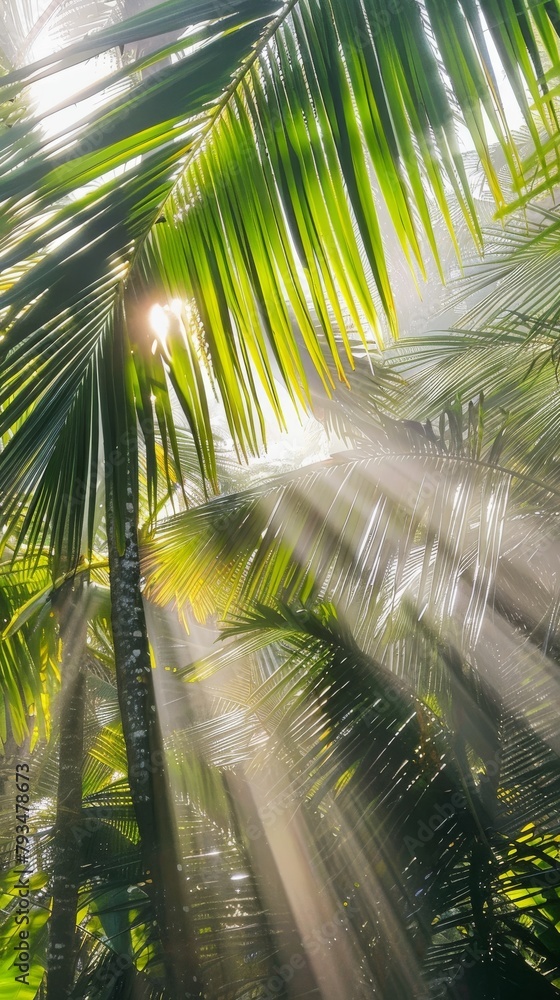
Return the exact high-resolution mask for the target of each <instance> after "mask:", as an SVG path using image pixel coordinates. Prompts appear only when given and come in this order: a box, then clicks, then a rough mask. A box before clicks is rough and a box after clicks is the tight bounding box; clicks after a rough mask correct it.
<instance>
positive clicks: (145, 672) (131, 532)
mask: <svg viewBox="0 0 560 1000" xmlns="http://www.w3.org/2000/svg"><path fill="white" fill-rule="evenodd" d="M127 458H128V461H127V465H128V468H127V491H126V492H127V503H126V515H125V517H124V522H123V527H124V551H123V552H122V553H119V550H118V545H117V539H116V530H115V517H114V508H113V497H112V494H111V484H110V480H109V479H108V480H107V488H108V496H107V537H108V545H109V571H110V584H111V619H112V626H113V643H114V653H115V666H116V675H117V690H118V696H119V705H120V711H121V719H122V726H123V734H124V740H125V745H126V752H127V760H128V780H129V785H130V792H131V797H132V801H133V805H134V810H135V814H136V820H137V823H138V830H139V833H140V839H141V845H142V857H143V866H144V873H145V880H146V889H147V891H148V892H149V894H150V897H151V899H152V903H153V906H154V912H155V917H156V920H157V923H158V927H159V933H160V940H161V944H162V948H163V955H164V964H165V974H166V986H167V991H168V993H169V998H170V1000H175V998H178V997H192V998H198V997H201V996H202V993H201V990H202V983H201V978H200V975H199V974H197V973H198V959H197V954H196V947H195V943H194V935H193V932H192V930H191V928H190V927H189V925H188V924H187V920H186V917H185V913H184V911H183V903H184V898H183V895H182V892H181V884H180V877H179V875H178V870H177V869H178V866H177V863H176V857H177V855H176V852H175V837H174V825H175V822H174V813H173V809H172V806H171V802H170V798H169V791H168V786H167V780H166V774H165V768H164V764H163V752H162V751H163V743H162V738H161V731H160V727H159V721H158V714H157V705H156V699H155V690H154V683H153V675H152V666H151V661H150V650H149V645H148V634H147V628H146V618H145V613H144V606H143V602H142V593H141V588H140V559H139V551H138V531H137V507H138V505H137V498H136V488H135V482H134V479H135V477H134V473H133V470H134V468H135V461H134V458H135V456H131V455H130V454H129V455H128V456H127Z"/></svg>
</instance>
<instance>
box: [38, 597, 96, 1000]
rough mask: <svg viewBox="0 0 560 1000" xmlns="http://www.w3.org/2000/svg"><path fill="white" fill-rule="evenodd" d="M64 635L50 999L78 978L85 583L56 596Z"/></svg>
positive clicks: (64, 992)
mask: <svg viewBox="0 0 560 1000" xmlns="http://www.w3.org/2000/svg"><path fill="white" fill-rule="evenodd" d="M52 603H53V607H54V608H55V611H56V613H57V616H58V619H59V628H60V637H61V639H62V644H63V645H62V649H63V653H62V691H61V710H60V740H59V765H58V790H57V810H56V823H55V831H54V843H53V854H54V858H53V903H52V913H51V917H50V921H49V947H48V955H47V972H48V975H47V1000H63V998H64V997H68V996H69V995H70V992H71V989H72V985H73V982H74V972H75V967H76V957H77V948H78V938H77V934H76V916H77V910H78V889H79V884H80V865H81V850H80V838H76V836H75V832H76V830H78V829H79V826H80V821H81V814H82V762H83V753H84V715H85V693H86V674H85V669H84V652H85V648H86V632H87V619H86V616H85V614H84V613H83V603H84V602H83V595H82V586H81V583H80V584H79V585H76V586H74V583H73V581H69V582H68V583H66V584H64V585H63V587H62V588H60V590H59V591H58V592H57V593H56V594H53V598H52Z"/></svg>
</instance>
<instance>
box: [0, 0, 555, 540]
mask: <svg viewBox="0 0 560 1000" xmlns="http://www.w3.org/2000/svg"><path fill="white" fill-rule="evenodd" d="M557 14H558V11H557V3H556V0H554V2H548V3H546V4H545V3H536V4H529V3H525V2H523V3H521V4H517V5H513V4H510V3H509V2H508V3H501V2H500V3H495V2H492V3H484V4H482V5H481V7H480V9H479V8H478V7H476V6H475V5H474V4H466V3H462V2H461V3H460V2H459V0H455V2H453V3H452V4H449V3H446V4H441V3H437V2H430V3H426V4H420V3H418V2H416V0H403V2H402V3H389V4H385V3H384V2H377V0H376V2H371V3H370V2H368V3H364V4H362V3H360V2H358V0H353V2H352V4H351V6H350V7H348V4H347V3H329V4H326V5H325V4H319V3H317V2H316V0H297V2H296V0H290V2H289V3H287V4H285V5H284V6H279V5H278V4H274V3H270V4H267V5H266V7H263V5H262V3H261V4H256V3H255V2H252V0H239V2H238V3H237V4H235V5H234V6H232V5H230V4H224V5H220V4H218V5H216V4H210V3H209V4H204V3H201V4H195V5H189V6H188V8H187V9H185V6H184V4H182V3H179V2H178V0H168V2H167V3H164V4H162V5H160V6H159V7H156V8H153V9H151V10H149V11H144V12H142V13H140V14H137V15H136V16H135V17H133V18H130V19H129V20H128V21H125V22H123V23H122V24H113V25H110V26H108V27H106V28H104V29H102V30H101V31H98V32H94V33H92V34H91V35H87V36H85V37H84V38H83V39H82V40H81V41H80V42H78V43H75V44H74V45H73V46H70V47H69V48H68V49H65V50H62V51H61V52H60V53H56V54H55V55H54V56H52V57H47V58H45V59H43V60H41V61H40V62H39V63H37V64H35V65H34V66H30V67H22V68H20V69H18V70H16V71H14V72H12V73H11V74H9V75H8V76H6V77H4V78H3V86H2V95H5V97H6V98H7V99H8V98H10V97H11V96H13V95H16V94H17V93H18V92H19V91H20V90H21V88H22V87H24V86H25V85H28V84H31V83H35V84H38V83H40V81H41V79H43V78H44V77H45V76H47V75H49V74H52V73H53V72H58V71H61V70H63V69H64V68H65V67H71V66H74V65H78V64H79V63H80V61H82V60H84V59H91V58H93V57H95V55H96V54H98V53H101V52H104V51H109V50H111V49H114V48H115V47H119V46H120V47H122V46H123V45H126V44H129V43H134V42H138V41H141V40H142V39H149V38H151V37H152V36H156V37H157V36H159V37H160V39H162V40H163V39H165V41H164V42H163V44H162V45H161V46H160V47H159V48H158V49H156V50H155V51H150V52H149V53H147V54H146V55H144V56H141V57H140V58H138V59H137V60H136V61H132V62H126V63H125V64H124V65H122V66H121V67H120V68H119V67H118V66H117V67H116V68H115V70H114V71H113V72H112V73H110V74H109V76H108V77H106V78H105V79H103V80H102V81H99V82H98V83H95V84H92V85H91V86H90V87H89V90H88V91H86V92H85V93H83V94H81V95H78V98H79V99H78V104H80V102H81V101H85V99H86V98H91V99H92V100H94V101H97V102H98V103H97V110H94V111H93V112H92V111H91V110H90V109H88V110H87V113H86V105H85V104H84V105H83V108H84V115H83V117H82V118H81V119H78V121H77V122H76V123H75V124H74V125H72V127H71V130H70V132H68V131H67V130H64V132H59V133H58V134H56V135H52V134H51V135H49V133H48V132H46V131H45V130H44V129H42V128H41V125H40V122H33V121H30V120H25V121H20V122H18V123H17V124H16V125H14V127H13V128H11V129H7V130H6V132H5V133H4V135H3V137H2V144H1V147H0V163H1V166H2V171H3V174H2V181H1V183H0V201H1V203H2V206H3V222H2V236H1V245H0V263H1V265H2V269H3V271H4V276H3V279H2V295H1V297H0V310H1V311H2V317H3V329H4V330H5V335H4V341H3V343H2V353H1V358H0V361H1V364H2V393H3V394H2V397H1V398H2V422H1V425H0V429H1V430H2V433H3V435H4V436H5V441H6V448H5V451H4V452H3V458H2V469H3V470H4V469H5V470H6V471H5V474H4V472H3V473H2V480H1V481H0V495H1V496H2V498H3V503H4V504H5V505H6V507H7V510H8V513H9V514H14V515H15V513H16V512H17V511H18V509H19V505H21V503H23V497H24V496H25V494H26V493H28V492H29V491H30V490H33V491H35V492H36V501H35V506H34V510H33V512H32V514H31V517H30V519H29V520H28V522H27V523H26V529H27V528H29V530H30V531H31V537H32V538H33V539H34V540H36V541H37V542H39V532H40V529H38V528H37V524H39V522H41V524H45V525H47V527H48V531H49V532H50V535H51V539H52V544H53V548H56V547H57V546H59V545H60V540H61V538H62V537H64V538H65V544H66V545H67V547H68V549H69V552H70V557H75V555H76V552H77V548H79V546H78V542H77V539H78V538H79V537H81V533H80V527H81V525H82V524H83V522H84V518H85V519H86V521H87V517H88V512H89V511H90V510H91V505H92V504H93V493H94V478H95V477H94V475H93V466H94V464H95V461H96V459H97V454H96V449H97V424H98V415H97V412H96V406H97V398H98V397H97V385H96V383H97V379H96V375H97V367H98V364H99V359H100V356H101V354H100V351H101V345H102V343H103V342H104V341H106V340H107V339H108V338H109V339H110V338H111V337H113V336H116V337H120V333H119V329H120V328H121V326H120V321H119V323H117V324H115V316H116V315H117V314H118V312H119V310H120V309H121V308H122V306H121V305H118V303H122V301H123V298H124V309H125V318H126V321H127V323H130V324H131V325H132V327H133V331H132V334H131V337H132V341H133V347H132V349H133V350H134V352H135V353H134V361H135V372H136V374H132V375H131V376H130V378H129V380H128V391H135V392H136V401H137V405H138V408H139V415H142V416H143V417H144V418H146V419H145V421H144V422H145V423H146V426H147V430H146V431H145V434H146V438H147V443H148V444H149V443H150V440H151V439H152V437H153V435H152V429H153V425H154V422H157V424H158V427H159V430H160V432H161V433H162V435H163V437H164V439H165V441H166V446H167V444H168V445H169V448H170V450H171V449H172V448H173V432H172V430H171V422H170V414H171V408H170V404H169V401H168V396H167V393H168V388H167V385H166V374H168V375H169V378H170V382H171V385H172V387H173V392H174V393H176V394H177V395H178V396H179V399H180V402H181V404H182V406H183V410H184V412H185V415H186V418H187V420H188V422H189V424H190V427H191V430H192V433H193V434H194V436H195V438H196V440H197V443H198V446H199V457H200V460H201V462H202V464H203V466H204V469H205V473H206V474H207V475H208V476H209V478H210V480H212V478H213V474H214V464H213V453H212V446H211V434H210V428H209V418H208V411H207V405H206V393H207V387H206V382H205V378H206V376H205V371H206V370H208V371H209V372H210V373H211V376H212V378H213V379H214V381H215V383H216V385H217V386H218V387H219V390H220V393H221V396H222V398H223V401H224V403H225V406H226V411H227V414H228V419H229V422H230V426H231V428H232V431H233V433H234V436H235V438H236V440H237V442H238V444H239V445H240V447H241V448H242V449H244V450H255V449H256V448H257V447H258V443H259V440H260V439H261V438H262V434H263V426H262V415H261V414H260V407H259V402H258V393H257V385H258V384H259V383H261V384H262V385H264V387H265V391H266V392H267V394H268V396H269V400H270V401H271V403H272V405H273V408H274V409H275V411H276V413H277V415H278V416H279V417H280V410H281V407H280V403H279V399H278V394H277V392H276V389H275V384H274V376H275V375H276V374H277V373H278V371H279V372H280V373H281V375H282V378H283V379H284V380H285V382H286V383H287V384H288V387H289V388H290V391H291V392H292V394H293V395H294V398H297V399H300V400H304V401H305V400H306V399H307V397H308V365H309V364H311V366H312V368H313V369H315V370H316V371H318V372H319V375H320V378H321V380H322V381H323V383H324V385H325V386H326V387H328V386H329V385H331V384H332V378H331V374H330V370H329V362H331V361H332V360H333V359H334V363H335V369H336V370H337V371H338V376H339V377H341V378H343V379H344V378H345V377H346V374H345V373H346V372H347V371H348V368H349V365H350V364H351V355H352V353H353V338H355V337H356V336H357V337H359V336H363V337H365V338H366V339H369V338H370V336H371V334H372V333H373V332H374V331H375V330H377V331H378V335H380V326H379V321H378V316H379V315H380V314H381V313H383V312H385V314H386V315H387V317H388V320H389V325H390V326H392V327H393V329H394V326H395V314H394V307H393V300H392V290H391V283H390V277H389V274H388V270H387V265H386V260H385V254H384V248H383V239H382V232H381V229H382V218H383V219H384V218H385V217H386V216H388V217H389V219H390V220H391V224H392V226H393V227H394V229H395V231H396V234H397V237H398V240H399V242H400V244H401V246H402V249H403V251H404V253H405V255H407V256H408V257H409V259H410V261H411V265H412V267H413V268H416V267H420V270H421V269H422V260H423V259H424V254H425V246H426V245H429V246H431V249H432V252H434V253H436V256H437V246H436V240H435V236H434V223H433V219H434V215H435V213H437V214H439V216H440V217H441V216H443V218H444V219H445V220H446V221H447V225H448V226H449V228H450V230H451V231H453V224H452V220H451V215H450V211H451V208H450V206H451V204H452V203H453V204H454V203H455V202H456V201H457V200H458V201H459V203H460V204H461V205H462V207H463V211H464V213H465V215H466V217H467V219H468V220H469V224H470V226H471V229H472V231H473V234H474V235H475V236H476V237H477V238H478V236H479V231H478V225H477V220H476V218H475V213H474V209H473V203H472V199H471V197H470V193H469V188H468V182H467V178H466V175H465V170H464V167H463V163H462V159H461V156H460V154H459V151H458V146H457V139H456V131H455V129H456V118H457V115H462V116H463V117H464V120H465V122H466V125H467V127H468V129H469V130H470V133H471V135H472V138H473V142H474V144H475V147H476V150H477V152H478V155H479V157H480V161H481V163H482V165H483V167H484V170H485V172H486V174H487V177H488V180H489V183H490V185H491V187H492V190H493V192H494V196H495V198H496V200H497V202H498V203H499V204H502V203H503V198H504V196H503V194H502V192H501V189H500V186H499V184H498V180H497V174H496V172H495V170H494V167H493V165H492V159H491V155H490V148H489V143H490V138H491V133H490V132H488V130H487V122H489V123H490V126H491V129H492V132H493V135H495V136H497V137H498V138H499V140H500V142H501V143H502V146H503V149H504V151H505V153H506V160H507V161H508V162H509V165H510V172H511V173H512V174H513V175H517V172H518V170H517V161H516V156H515V151H514V147H513V144H512V141H511V137H510V136H509V133H508V129H507V126H506V123H505V118H504V115H503V111H502V108H501V101H500V95H499V93H498V90H497V89H496V86H495V81H494V70H493V65H492V61H491V59H490V56H489V54H488V46H487V43H486V41H485V38H486V36H485V33H484V19H485V21H486V22H487V24H488V31H489V32H490V35H491V36H492V38H493V41H494V44H495V46H496V47H497V49H498V51H499V54H500V58H501V59H502V62H503V65H504V69H505V71H506V74H507V76H508V78H509V80H510V83H511V84H512V86H513V88H514V91H515V93H516V96H517V99H518V101H519V103H520V105H521V107H522V109H523V111H524V113H525V114H526V117H527V121H528V122H532V121H533V118H532V113H534V114H536V116H537V119H539V127H542V128H545V129H546V128H548V129H549V130H554V129H555V127H556V125H555V118H554V113H553V109H552V107H551V104H550V101H549V99H548V96H547V94H546V92H545V85H544V82H543V78H542V69H543V67H542V65H541V57H540V56H539V51H540V49H541V48H544V50H545V52H546V56H543V58H545V60H546V61H547V64H550V65H549V68H550V72H551V73H552V72H554V71H555V70H556V69H557V65H556V64H557V55H556V49H557V39H556V33H555V31H556V28H555V26H556V24H557ZM170 34H171V35H172V38H171V40H170V38H169V35H170ZM255 46H256V47H255ZM450 87H451V90H450ZM525 88H526V89H527V91H528V93H529V94H530V96H531V98H532V100H533V102H535V101H537V104H538V107H537V109H536V110H535V111H534V112H532V113H531V112H529V109H528V102H527V99H526V97H525V96H524V95H525ZM539 94H540V97H539ZM537 99H538V100H537ZM72 103H76V95H69V96H68V98H67V99H66V100H64V101H62V102H61V107H68V106H69V105H70V104H72ZM539 115H540V118H539ZM537 119H535V120H537ZM536 128H537V126H536V125H535V127H534V128H533V136H534V140H535V142H537V139H538V137H537V135H536ZM364 260H365V261H366V262H367V263H365V264H364ZM123 285H124V296H123ZM166 293H167V294H168V295H170V296H177V297H178V298H180V299H181V300H182V301H183V303H184V304H185V306H186V307H188V308H189V309H191V310H192V312H193V313H194V316H195V322H194V323H193V324H190V323H184V327H185V329H182V330H180V331H179V334H178V335H176V336H175V337H174V338H172V340H173V342H172V343H170V344H168V350H167V351H165V350H163V351H160V349H159V348H157V347H156V349H155V354H154V355H151V354H150V346H151V345H150V341H151V340H152V339H153V338H151V337H149V335H148V334H147V331H146V324H145V323H143V322H142V321H141V319H138V316H137V315H136V313H137V311H138V310H139V311H140V313H141V314H143V313H145V312H146V311H147V309H148V307H149V306H150V305H151V304H152V303H153V301H154V300H155V299H157V298H161V297H164V296H165V294H166ZM337 335H338V336H337ZM135 341H136V342H137V343H136V347H135V346H134V344H135ZM339 344H341V345H342V346H341V347H339ZM103 356H104V357H110V356H112V350H111V349H109V348H107V349H106V348H105V347H104V348H103ZM160 357H161V360H160ZM146 358H147V359H148V360H147V361H146V360H143V359H146ZM309 358H310V359H311V360H310V362H309V361H308V360H307V359H309ZM152 397H154V399H155V401H154V399H152ZM152 407H153V408H155V412H154V413H152V412H151V409H152ZM20 421H21V426H19V424H20ZM8 439H9V440H8ZM114 447H115V443H114V441H110V442H109V448H108V451H109V453H111V451H112V450H114ZM76 452H79V455H78V454H76ZM63 456H65V457H64V458H63ZM150 468H151V469H153V468H155V463H154V462H152V463H151V465H150ZM88 490H89V494H88ZM80 492H81V493H82V494H85V495H82V496H80V495H79V493H80ZM69 498H71V499H69ZM90 523H91V522H90ZM41 541H42V539H41Z"/></svg>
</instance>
